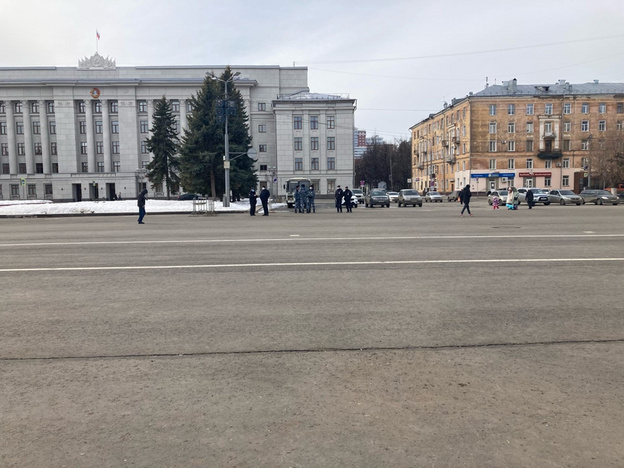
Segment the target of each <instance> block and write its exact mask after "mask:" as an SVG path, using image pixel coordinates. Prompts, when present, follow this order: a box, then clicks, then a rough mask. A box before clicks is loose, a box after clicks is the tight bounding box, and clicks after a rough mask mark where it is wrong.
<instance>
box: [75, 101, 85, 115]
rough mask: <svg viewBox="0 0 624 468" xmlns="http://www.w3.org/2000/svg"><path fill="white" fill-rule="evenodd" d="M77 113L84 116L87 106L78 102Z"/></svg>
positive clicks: (82, 102)
mask: <svg viewBox="0 0 624 468" xmlns="http://www.w3.org/2000/svg"><path fill="white" fill-rule="evenodd" d="M77 107H78V113H79V114H84V113H85V112H86V109H87V106H86V105H85V102H84V101H78V106H77Z"/></svg>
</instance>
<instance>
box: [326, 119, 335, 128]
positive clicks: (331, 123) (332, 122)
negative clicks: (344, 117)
mask: <svg viewBox="0 0 624 468" xmlns="http://www.w3.org/2000/svg"><path fill="white" fill-rule="evenodd" d="M327 128H328V129H330V130H332V129H334V128H336V118H335V116H333V115H328V116H327Z"/></svg>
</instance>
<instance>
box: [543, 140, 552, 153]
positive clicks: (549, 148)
mask: <svg viewBox="0 0 624 468" xmlns="http://www.w3.org/2000/svg"><path fill="white" fill-rule="evenodd" d="M544 144H545V145H546V148H545V149H546V153H552V147H553V141H552V140H551V139H548V140H544Z"/></svg>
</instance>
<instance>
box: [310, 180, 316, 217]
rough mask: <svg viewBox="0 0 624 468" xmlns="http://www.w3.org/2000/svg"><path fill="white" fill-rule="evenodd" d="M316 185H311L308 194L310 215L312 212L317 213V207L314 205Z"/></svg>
mask: <svg viewBox="0 0 624 468" xmlns="http://www.w3.org/2000/svg"><path fill="white" fill-rule="evenodd" d="M315 196H316V193H314V185H310V191H309V192H308V213H309V212H310V210H312V213H316V205H315V204H314V197H315Z"/></svg>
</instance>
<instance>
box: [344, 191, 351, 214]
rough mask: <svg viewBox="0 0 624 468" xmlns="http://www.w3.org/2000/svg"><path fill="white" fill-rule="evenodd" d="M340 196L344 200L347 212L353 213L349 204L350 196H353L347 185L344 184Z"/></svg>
mask: <svg viewBox="0 0 624 468" xmlns="http://www.w3.org/2000/svg"><path fill="white" fill-rule="evenodd" d="M342 196H343V197H344V200H345V206H346V207H347V213H353V205H352V204H351V198H352V197H353V192H352V191H351V190H349V187H348V186H345V189H344V192H343V193H342Z"/></svg>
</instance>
